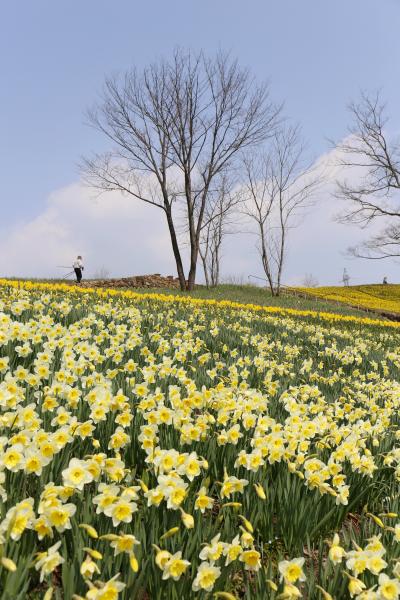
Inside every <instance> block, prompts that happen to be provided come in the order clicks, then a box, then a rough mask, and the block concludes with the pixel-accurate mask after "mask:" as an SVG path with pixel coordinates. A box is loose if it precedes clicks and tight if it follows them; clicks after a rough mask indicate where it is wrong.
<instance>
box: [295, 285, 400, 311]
mask: <svg viewBox="0 0 400 600" xmlns="http://www.w3.org/2000/svg"><path fill="white" fill-rule="evenodd" d="M295 289H297V290H299V291H300V292H304V293H306V294H307V295H309V296H316V297H318V298H322V299H324V300H333V301H335V302H342V303H344V304H348V305H349V306H352V307H356V308H366V309H370V310H376V311H382V312H387V313H396V314H400V285H360V286H348V287H338V286H334V287H318V288H295Z"/></svg>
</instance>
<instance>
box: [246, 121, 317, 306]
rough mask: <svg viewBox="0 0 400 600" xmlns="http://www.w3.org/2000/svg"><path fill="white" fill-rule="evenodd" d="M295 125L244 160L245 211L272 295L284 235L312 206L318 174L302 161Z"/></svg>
mask: <svg viewBox="0 0 400 600" xmlns="http://www.w3.org/2000/svg"><path fill="white" fill-rule="evenodd" d="M304 152H305V148H304V144H303V142H302V139H301V134H300V131H299V128H298V127H291V126H288V127H285V128H282V129H281V130H280V131H279V132H277V133H276V134H275V135H274V136H273V138H272V141H271V143H270V145H269V148H268V149H267V150H266V152H265V153H264V154H262V155H259V156H256V157H248V158H246V159H245V169H246V176H247V182H246V193H247V201H246V208H245V212H246V214H247V215H248V217H250V219H251V220H252V221H253V222H254V223H255V224H256V233H257V237H258V250H259V252H260V257H261V261H262V266H263V269H264V273H265V275H266V277H267V280H268V283H269V287H270V289H271V293H272V295H279V293H280V289H281V279H282V272H283V267H284V263H285V258H286V253H287V238H288V234H289V231H290V229H291V228H293V227H296V226H297V225H298V220H299V218H300V216H301V214H304V211H305V210H306V209H307V208H309V207H310V206H312V204H313V202H314V201H315V194H316V192H317V189H318V186H319V184H320V182H321V174H318V173H316V172H315V170H314V169H313V168H312V167H311V166H306V165H305V163H304Z"/></svg>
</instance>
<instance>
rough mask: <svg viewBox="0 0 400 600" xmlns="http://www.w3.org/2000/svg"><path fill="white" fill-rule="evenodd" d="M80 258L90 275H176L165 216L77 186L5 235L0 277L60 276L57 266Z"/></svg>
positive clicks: (0, 251) (116, 195)
mask: <svg viewBox="0 0 400 600" xmlns="http://www.w3.org/2000/svg"><path fill="white" fill-rule="evenodd" d="M77 254H82V255H83V256H84V259H85V264H86V266H87V274H88V275H90V274H93V273H94V272H95V271H97V270H99V269H100V268H101V267H104V268H106V269H107V270H108V271H109V272H110V273H111V274H112V275H115V276H119V275H133V274H143V273H153V272H163V273H168V274H170V273H171V274H172V273H173V272H174V261H173V256H172V251H171V250H170V243H169V238H168V232H167V231H166V227H165V223H164V221H163V213H162V211H161V210H159V209H157V208H155V207H149V206H147V205H145V204H143V203H141V202H139V201H135V200H134V199H131V198H128V197H126V196H122V195H121V194H119V193H116V192H112V193H109V194H107V195H103V196H99V197H97V198H96V197H94V195H93V192H92V191H91V190H89V189H88V188H85V187H83V186H81V185H79V184H73V185H70V186H68V187H66V188H63V189H61V190H58V191H56V192H54V193H52V194H51V195H50V197H49V199H48V205H47V208H46V209H45V211H44V212H43V213H42V214H40V215H38V216H37V217H36V218H35V219H33V220H32V221H30V222H27V223H24V224H18V225H16V226H15V227H14V228H13V230H11V231H9V232H7V233H6V234H5V235H4V234H3V236H2V238H1V241H0V257H1V259H0V273H1V275H6V276H25V277H54V276H60V275H61V274H64V273H65V271H63V270H62V269H58V268H57V265H70V264H72V261H73V259H74V258H75V257H76V255H77Z"/></svg>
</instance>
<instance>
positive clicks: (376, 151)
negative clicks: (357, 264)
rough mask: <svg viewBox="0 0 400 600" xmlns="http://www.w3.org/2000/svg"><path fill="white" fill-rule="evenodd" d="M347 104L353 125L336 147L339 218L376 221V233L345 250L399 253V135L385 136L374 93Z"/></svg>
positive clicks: (383, 116) (384, 120)
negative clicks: (341, 205)
mask: <svg viewBox="0 0 400 600" xmlns="http://www.w3.org/2000/svg"><path fill="white" fill-rule="evenodd" d="M349 108H350V112H351V115H352V118H353V123H352V125H351V127H350V128H349V136H348V137H347V138H346V139H345V140H344V141H343V142H342V143H341V144H340V145H339V146H338V149H339V151H340V152H339V156H340V158H339V164H340V166H341V167H343V173H344V177H343V178H342V180H340V181H338V182H337V190H336V194H337V197H338V198H340V199H341V200H344V201H345V202H346V206H347V208H346V209H345V212H344V213H343V214H342V215H340V217H339V220H340V221H342V222H346V223H357V224H359V225H361V227H363V228H365V227H367V226H368V225H369V224H371V223H372V222H376V221H382V224H383V228H382V230H381V232H380V233H378V234H377V235H374V236H372V237H370V238H369V239H367V240H366V241H365V242H363V243H362V244H361V245H360V246H359V247H353V248H350V252H351V253H352V254H354V255H356V256H360V257H362V258H371V259H382V258H388V257H393V256H399V255H400V138H399V139H397V140H396V139H390V137H389V135H388V132H387V131H386V124H387V122H388V118H387V116H386V107H385V104H384V103H383V102H382V100H381V98H380V94H379V93H376V94H374V95H368V94H362V95H361V99H360V101H359V102H358V103H352V104H351V105H350V107H349ZM355 169H356V170H357V171H356V172H355V173H354V170H355ZM346 174H347V178H346ZM352 174H353V177H351V175H352ZM354 174H355V176H354ZM360 174H361V177H360ZM349 176H350V179H349Z"/></svg>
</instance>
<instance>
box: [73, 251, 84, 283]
mask: <svg viewBox="0 0 400 600" xmlns="http://www.w3.org/2000/svg"><path fill="white" fill-rule="evenodd" d="M72 266H73V267H74V271H75V275H76V281H77V283H80V282H81V281H82V271H83V260H82V256H77V257H76V260H75V262H74V264H73V265H72Z"/></svg>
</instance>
